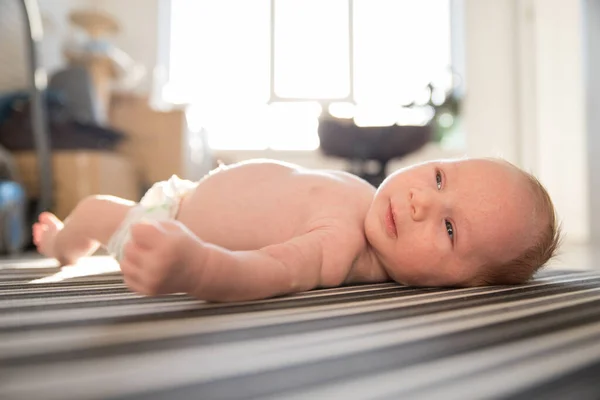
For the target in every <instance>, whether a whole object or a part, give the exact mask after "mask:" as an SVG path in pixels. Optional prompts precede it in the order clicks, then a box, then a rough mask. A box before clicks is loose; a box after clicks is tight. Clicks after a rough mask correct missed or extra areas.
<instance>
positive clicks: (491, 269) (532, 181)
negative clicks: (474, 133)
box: [470, 163, 562, 286]
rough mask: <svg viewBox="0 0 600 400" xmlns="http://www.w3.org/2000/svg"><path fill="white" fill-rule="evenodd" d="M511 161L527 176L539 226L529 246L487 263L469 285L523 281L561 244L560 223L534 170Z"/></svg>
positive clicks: (544, 262) (549, 258)
mask: <svg viewBox="0 0 600 400" xmlns="http://www.w3.org/2000/svg"><path fill="white" fill-rule="evenodd" d="M509 164H510V163H509ZM510 165H511V166H512V167H514V168H516V169H518V170H519V172H520V173H522V174H523V175H524V177H525V179H526V180H527V184H528V185H529V188H530V190H531V192H532V194H533V196H534V201H535V209H534V212H533V213H534V218H535V219H536V220H538V221H541V222H542V227H541V229H540V231H539V232H538V234H537V236H536V237H535V239H534V244H533V245H532V246H530V247H529V248H527V249H526V250H525V251H524V252H522V253H521V254H519V255H518V256H517V257H516V258H514V259H513V260H511V261H509V262H507V263H504V264H502V265H488V266H486V267H485V268H483V273H482V274H481V275H480V276H479V277H478V278H476V279H475V280H474V281H473V282H472V283H471V285H470V286H481V285H514V284H521V283H526V282H527V281H529V280H530V279H531V278H532V277H533V275H534V274H535V273H536V272H537V271H538V270H539V269H540V268H541V267H542V266H543V265H544V264H546V263H547V262H548V261H550V260H551V259H552V258H553V257H554V256H555V255H556V252H557V250H558V247H559V246H560V242H561V239H562V233H561V227H560V224H559V222H558V218H557V215H556V210H555V208H554V204H553V202H552V199H551V197H550V195H549V194H548V191H547V190H546V188H545V187H544V186H543V185H542V183H541V182H540V181H539V180H538V179H537V178H536V177H535V176H534V175H533V174H530V173H528V172H525V171H523V170H521V169H519V168H517V167H516V166H514V165H513V164H510Z"/></svg>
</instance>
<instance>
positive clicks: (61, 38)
mask: <svg viewBox="0 0 600 400" xmlns="http://www.w3.org/2000/svg"><path fill="white" fill-rule="evenodd" d="M91 3H92V0H38V4H39V7H40V12H41V13H42V23H43V26H44V39H43V41H42V46H41V54H40V56H41V59H42V63H43V65H44V67H45V68H46V71H47V72H48V73H52V72H54V71H56V70H57V69H58V68H60V67H63V66H64V64H65V59H64V57H63V54H62V49H63V46H64V43H65V41H67V40H68V39H69V37H70V36H71V35H72V34H73V28H72V27H71V25H70V22H69V12H70V11H72V10H75V9H78V8H84V7H87V6H89V5H90V4H91Z"/></svg>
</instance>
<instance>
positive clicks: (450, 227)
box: [444, 220, 454, 240]
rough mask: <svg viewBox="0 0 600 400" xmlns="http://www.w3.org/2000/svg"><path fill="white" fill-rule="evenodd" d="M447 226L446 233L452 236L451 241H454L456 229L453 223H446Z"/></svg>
mask: <svg viewBox="0 0 600 400" xmlns="http://www.w3.org/2000/svg"><path fill="white" fill-rule="evenodd" d="M444 223H445V224H446V232H448V236H450V240H454V227H453V226H452V223H451V222H450V221H448V220H446V221H444Z"/></svg>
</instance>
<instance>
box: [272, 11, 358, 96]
mask: <svg viewBox="0 0 600 400" xmlns="http://www.w3.org/2000/svg"><path fill="white" fill-rule="evenodd" d="M348 42H349V38H348V0H302V1H298V0H276V1H275V93H276V94H277V95H278V96H280V97H292V98H342V97H346V96H347V95H348V94H349V91H350V85H349V83H350V78H349V59H348V53H349V52H348Z"/></svg>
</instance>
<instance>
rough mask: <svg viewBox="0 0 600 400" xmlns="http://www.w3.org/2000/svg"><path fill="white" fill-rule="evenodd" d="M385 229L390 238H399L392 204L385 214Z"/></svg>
mask: <svg viewBox="0 0 600 400" xmlns="http://www.w3.org/2000/svg"><path fill="white" fill-rule="evenodd" d="M385 227H386V230H387V233H388V235H389V236H390V237H392V238H394V239H395V238H397V237H398V231H397V229H396V218H395V217H394V210H393V209H392V203H391V202H390V204H389V206H388V209H387V212H386V214H385Z"/></svg>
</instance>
